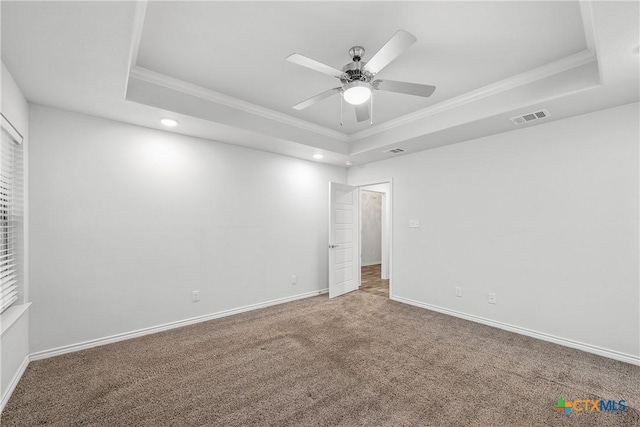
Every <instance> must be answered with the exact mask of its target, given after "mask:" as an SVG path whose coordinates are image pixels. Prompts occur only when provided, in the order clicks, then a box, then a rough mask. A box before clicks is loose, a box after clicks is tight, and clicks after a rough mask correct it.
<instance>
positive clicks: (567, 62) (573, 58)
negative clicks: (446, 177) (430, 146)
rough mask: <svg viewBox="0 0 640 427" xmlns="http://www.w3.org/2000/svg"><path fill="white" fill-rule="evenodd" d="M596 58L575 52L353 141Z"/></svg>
mask: <svg viewBox="0 0 640 427" xmlns="http://www.w3.org/2000/svg"><path fill="white" fill-rule="evenodd" d="M593 61H597V58H596V55H595V53H593V52H591V51H589V50H583V51H581V52H578V53H575V54H573V55H570V56H567V57H565V58H562V59H559V60H557V61H554V62H551V63H549V64H546V65H543V66H541V67H538V68H534V69H533V70H529V71H526V72H524V73H520V74H517V75H515V76H513V77H509V78H506V79H503V80H500V81H498V82H495V83H492V84H489V85H487V86H483V87H481V88H479V89H476V90H473V91H471V92H467V93H464V94H462V95H460V96H456V97H454V98H449V99H447V100H446V101H443V102H440V103H438V104H435V105H431V106H429V107H427V108H423V109H422V110H418V111H416V112H414V113H409V114H406V115H404V116H401V117H398V118H396V119H393V120H389V121H387V122H384V123H381V124H379V125H377V126H374V127H373V128H369V129H365V130H363V131H360V132H357V133H354V134H353V135H351V142H354V141H357V140H360V139H363V138H367V137H369V136H372V135H376V134H378V133H380V132H384V131H387V130H391V129H394V128H396V127H399V126H404V125H407V124H409V123H412V122H415V121H418V120H421V119H424V118H427V117H430V116H433V115H435V114H438V113H441V112H443V111H446V110H450V109H452V108H456V107H461V106H463V105H465V104H469V103H472V102H475V101H478V100H481V99H483V98H487V97H489V96H493V95H497V94H499V93H502V92H506V91H508V90H512V89H515V88H517V87H519V86H524V85H527V84H530V83H533V82H535V81H538V80H541V79H544V78H547V77H551V76H553V75H555V74H559V73H562V72H564V71H568V70H570V69H572V68H576V67H579V66H581V65H585V64H588V63H590V62H593Z"/></svg>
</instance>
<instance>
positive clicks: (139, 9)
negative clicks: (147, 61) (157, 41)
mask: <svg viewBox="0 0 640 427" xmlns="http://www.w3.org/2000/svg"><path fill="white" fill-rule="evenodd" d="M147 5H148V2H147V0H137V1H136V6H135V7H136V11H135V15H134V17H133V35H132V36H131V45H130V46H129V64H128V67H127V69H128V70H129V72H131V69H132V68H133V67H135V66H136V63H137V62H138V51H139V50H140V41H141V40H142V30H143V28H144V19H145V17H146V15H147ZM128 90H129V79H128V78H127V79H126V82H125V84H124V94H123V96H124V98H125V99H126V98H127V91H128Z"/></svg>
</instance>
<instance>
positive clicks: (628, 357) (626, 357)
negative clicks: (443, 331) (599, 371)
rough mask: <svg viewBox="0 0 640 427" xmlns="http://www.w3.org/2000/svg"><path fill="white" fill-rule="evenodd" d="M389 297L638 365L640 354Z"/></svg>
mask: <svg viewBox="0 0 640 427" xmlns="http://www.w3.org/2000/svg"><path fill="white" fill-rule="evenodd" d="M391 299H392V300H394V301H397V302H401V303H404V304H409V305H413V306H416V307H420V308H425V309H427V310H431V311H437V312H438V313H443V314H447V315H449V316H454V317H459V318H461V319H465V320H470V321H472V322H476V323H482V324H483V325H487V326H493V327H494V328H498V329H503V330H505V331H509V332H515V333H516V334H520V335H526V336H528V337H531V338H536V339H539V340H542V341H548V342H552V343H554V344H559V345H562V346H565V347H571V348H575V349H578V350H582V351H586V352H587V353H593V354H597V355H598V356H604V357H608V358H610V359H615V360H619V361H621V362H626V363H630V364H632V365H639V366H640V356H634V355H632V354H627V353H622V352H619V351H615V350H610V349H607V348H602V347H598V346H595V345H591V344H586V343H582V342H579V341H574V340H570V339H567V338H562V337H558V336H555V335H550V334H545V333H544V332H538V331H533V330H531V329H526V328H521V327H519V326H514V325H510V324H508V323H502V322H497V321H495V320H490V319H487V318H484V317H479V316H474V315H471V314H466V313H462V312H460V311H456V310H451V309H448V308H444V307H439V306H437V305H432V304H427V303H424V302H420V301H415V300H412V299H409V298H403V297H399V296H391Z"/></svg>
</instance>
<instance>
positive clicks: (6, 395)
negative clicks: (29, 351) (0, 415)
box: [0, 355, 29, 412]
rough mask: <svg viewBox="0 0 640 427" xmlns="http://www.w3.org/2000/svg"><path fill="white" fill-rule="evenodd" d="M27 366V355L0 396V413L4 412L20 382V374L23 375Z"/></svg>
mask: <svg viewBox="0 0 640 427" xmlns="http://www.w3.org/2000/svg"><path fill="white" fill-rule="evenodd" d="M27 366H29V355H27V356H26V357H25V358H24V360H23V361H22V364H21V365H20V367H19V368H18V371H17V372H16V373H15V375H14V376H13V378H11V382H10V383H9V387H8V388H7V390H6V391H5V392H4V394H3V395H2V400H0V412H2V411H3V410H4V407H5V405H6V404H7V402H8V401H9V398H10V397H11V395H12V394H13V391H14V390H15V389H16V386H17V385H18V382H20V378H22V374H24V371H26V370H27Z"/></svg>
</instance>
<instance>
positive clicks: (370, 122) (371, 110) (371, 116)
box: [369, 92, 373, 126]
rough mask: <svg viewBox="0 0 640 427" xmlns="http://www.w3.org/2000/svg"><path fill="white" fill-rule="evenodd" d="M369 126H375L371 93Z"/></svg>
mask: <svg viewBox="0 0 640 427" xmlns="http://www.w3.org/2000/svg"><path fill="white" fill-rule="evenodd" d="M369 112H370V114H369V126H373V92H371V96H370V97H369Z"/></svg>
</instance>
